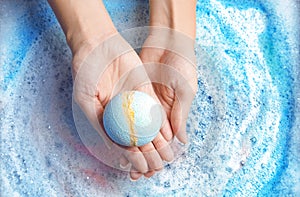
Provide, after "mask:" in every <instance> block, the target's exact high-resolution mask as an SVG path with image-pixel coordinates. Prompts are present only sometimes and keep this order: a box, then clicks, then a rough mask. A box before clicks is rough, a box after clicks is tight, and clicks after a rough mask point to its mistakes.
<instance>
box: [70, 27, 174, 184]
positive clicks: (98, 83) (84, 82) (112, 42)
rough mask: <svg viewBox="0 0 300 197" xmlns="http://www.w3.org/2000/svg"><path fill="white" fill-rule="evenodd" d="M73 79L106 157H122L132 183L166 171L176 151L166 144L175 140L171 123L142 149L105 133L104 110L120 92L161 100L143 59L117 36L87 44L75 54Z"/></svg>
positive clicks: (80, 102) (77, 99)
mask: <svg viewBox="0 0 300 197" xmlns="http://www.w3.org/2000/svg"><path fill="white" fill-rule="evenodd" d="M73 76H74V97H75V100H76V102H77V103H78V104H79V106H80V107H81V109H82V110H83V112H84V113H85V115H86V116H87V118H88V119H89V121H90V122H91V124H92V125H93V127H94V128H95V129H96V130H97V131H98V133H99V134H100V135H101V137H102V139H103V140H104V142H105V143H106V144H107V146H108V147H109V150H107V154H109V155H116V154H115V153H116V152H118V153H121V154H120V155H121V159H120V163H121V165H122V166H126V165H127V164H128V163H131V164H132V166H131V169H130V176H131V178H132V179H133V180H136V179H138V178H140V177H141V176H142V175H143V174H144V175H145V176H146V177H150V176H152V175H153V174H154V173H155V172H156V171H159V170H161V169H162V168H163V160H165V161H171V160H173V151H172V150H171V148H170V146H169V144H168V142H167V141H168V140H170V139H171V138H172V133H171V129H170V126H169V127H168V125H169V124H168V123H166V124H165V126H164V127H163V128H162V129H161V132H160V133H159V134H158V135H157V137H156V138H155V139H154V140H153V141H152V142H150V143H148V144H146V145H144V146H142V147H121V146H119V145H116V144H114V143H113V142H112V141H111V140H110V138H109V137H108V136H107V135H106V133H105V131H104V129H103V123H102V116H103V111H104V109H105V106H106V104H107V103H108V102H109V100H110V99H111V98H112V97H113V96H114V95H116V94H117V93H118V92H120V91H123V90H132V89H135V90H139V91H143V92H145V93H147V94H149V95H151V96H152V97H153V98H155V99H157V100H158V98H157V97H156V95H155V93H154V90H153V88H152V85H151V83H150V81H149V79H148V76H147V73H146V71H145V69H144V67H143V66H142V62H141V60H140V58H139V57H138V55H137V54H136V53H135V51H134V50H133V49H132V48H131V47H130V46H129V44H128V43H127V42H126V41H125V40H124V39H123V38H122V37H121V36H120V35H119V34H118V33H114V34H113V35H108V36H107V38H106V39H103V38H102V40H101V41H99V40H97V39H94V40H90V41H88V42H85V43H84V44H83V45H82V46H81V47H80V48H79V49H78V50H76V53H75V54H74V58H73ZM158 102H159V100H158Z"/></svg>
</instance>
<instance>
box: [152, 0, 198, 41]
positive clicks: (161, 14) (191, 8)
mask: <svg viewBox="0 0 300 197" xmlns="http://www.w3.org/2000/svg"><path fill="white" fill-rule="evenodd" d="M150 26H156V27H165V28H171V29H174V30H176V31H179V32H181V33H183V34H185V35H187V36H189V37H191V38H192V39H195V37H196V1H195V0H188V1H186V0H164V1H161V0H150Z"/></svg>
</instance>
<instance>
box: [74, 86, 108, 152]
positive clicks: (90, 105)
mask: <svg viewBox="0 0 300 197" xmlns="http://www.w3.org/2000/svg"><path fill="white" fill-rule="evenodd" d="M74 99H75V102H76V103H77V104H78V105H79V107H80V108H81V110H82V111H83V113H84V114H85V116H86V117H87V119H88V121H89V122H90V124H91V125H92V126H93V128H94V129H95V130H96V131H97V132H98V134H99V135H100V136H101V138H102V140H103V141H104V143H105V145H106V147H107V148H108V149H111V147H112V145H113V142H112V141H111V140H110V139H109V137H108V136H107V135H106V133H105V130H104V127H103V120H102V116H103V112H104V108H103V106H102V105H101V103H100V102H99V100H98V98H97V97H92V96H90V95H86V94H84V93H76V92H75V93H74Z"/></svg>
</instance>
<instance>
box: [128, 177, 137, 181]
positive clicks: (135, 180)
mask: <svg viewBox="0 0 300 197" xmlns="http://www.w3.org/2000/svg"><path fill="white" fill-rule="evenodd" d="M129 179H130V181H132V182H136V181H137V179H132V178H131V177H130V178H129Z"/></svg>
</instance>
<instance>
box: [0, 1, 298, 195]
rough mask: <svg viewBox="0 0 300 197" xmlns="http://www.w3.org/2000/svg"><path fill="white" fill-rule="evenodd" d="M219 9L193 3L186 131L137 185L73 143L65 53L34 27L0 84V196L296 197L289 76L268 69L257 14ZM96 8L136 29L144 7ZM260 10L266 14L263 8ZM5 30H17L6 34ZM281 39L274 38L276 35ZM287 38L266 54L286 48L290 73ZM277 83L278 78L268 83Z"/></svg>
mask: <svg viewBox="0 0 300 197" xmlns="http://www.w3.org/2000/svg"><path fill="white" fill-rule="evenodd" d="M224 2H225V1H224ZM224 2H223V1H215V0H212V1H198V4H197V15H198V16H199V17H198V18H197V46H201V48H196V52H197V58H198V62H199V64H198V84H199V90H198V93H197V95H196V99H195V100H194V102H193V105H192V108H191V111H190V115H189V120H188V125H187V128H188V132H189V140H190V142H189V145H188V149H187V151H186V152H185V153H184V154H183V155H182V156H181V157H179V158H178V159H177V160H176V161H175V162H174V163H172V164H168V165H166V166H165V169H164V170H163V171H162V172H160V173H158V174H157V175H155V176H154V177H153V178H151V179H149V180H146V179H142V180H140V181H138V182H131V181H129V179H128V175H127V174H126V173H123V172H120V171H117V170H114V169H112V168H109V167H107V166H105V165H104V164H101V163H100V162H99V161H98V160H97V159H95V158H94V157H93V156H92V155H90V154H89V152H88V151H87V149H86V148H85V147H84V146H83V144H82V142H81V141H80V138H79V136H78V134H77V132H76V128H75V125H74V123H73V119H72V112H71V104H72V103H71V91H72V78H71V71H70V61H71V54H70V51H69V50H68V49H67V46H66V43H65V41H64V37H63V34H62V32H61V30H60V29H59V26H58V24H57V23H54V24H52V26H49V27H47V26H46V27H47V28H45V29H46V30H44V29H43V27H41V26H39V27H38V29H39V30H41V31H43V33H42V34H40V35H39V34H36V35H35V36H36V37H37V40H34V39H32V40H30V41H28V43H29V44H26V43H25V44H24V45H26V46H23V47H22V48H21V49H20V52H19V53H22V55H23V56H24V58H20V59H18V60H19V61H20V62H21V63H20V65H18V67H16V69H17V70H18V71H17V72H16V75H15V76H14V77H13V78H11V79H9V78H7V82H5V84H4V86H5V87H6V88H5V89H4V88H3V89H2V91H3V92H4V95H3V98H1V102H2V103H1V104H2V106H1V112H0V114H1V155H0V158H1V180H2V181H1V191H4V196H5V195H7V196H18V195H19V196H34V195H38V196H48V195H50V196H61V195H71V196H103V195H105V194H107V193H109V194H110V195H112V196H117V195H123V196H141V195H151V194H153V193H152V192H153V191H155V195H157V196H159V195H164V196H173V195H178V196H181V195H191V196H193V195H195V196H196V195H197V196H199V195H200V196H217V195H224V196H238V195H241V196H259V195H261V196H263V194H264V193H267V192H269V193H271V192H272V191H273V190H274V191H276V192H277V193H278V194H281V195H287V194H296V193H297V192H298V193H299V176H297V174H300V173H299V169H300V168H299V164H298V163H299V157H298V155H297V154H298V152H299V140H298V139H299V135H298V136H297V132H298V131H299V128H300V127H299V114H300V112H299V102H300V101H299V88H297V87H296V86H295V88H294V90H292V87H291V85H289V86H288V85H286V83H287V82H288V81H290V80H291V76H288V75H285V73H286V72H285V70H284V68H280V70H279V71H282V72H281V73H277V74H276V72H274V70H273V69H274V66H272V65H270V63H269V62H268V59H267V56H266V52H268V49H263V48H262V45H261V43H260V42H261V36H262V35H263V33H264V32H265V31H266V29H267V28H270V26H266V24H267V20H270V19H268V18H266V13H265V12H266V11H264V10H262V9H261V8H260V7H250V8H247V9H242V8H240V7H238V6H236V7H235V6H232V5H226V4H225V3H224ZM228 2H229V1H228ZM106 4H107V6H108V8H109V10H110V14H111V15H112V16H114V17H113V20H114V22H115V23H116V26H117V27H119V28H120V29H121V30H122V29H126V27H134V26H135V25H136V24H138V25H146V20H147V19H148V12H143V13H142V14H141V15H136V14H135V13H136V12H137V11H138V10H140V9H146V8H147V6H148V5H147V4H144V3H142V1H138V2H137V3H136V4H130V5H129V4H128V5H126V4H124V3H123V4H124V5H123V4H122V5H121V6H119V7H118V3H117V1H114V2H113V3H110V2H108V1H107V2H106ZM274 4H275V3H274ZM233 5H234V4H233ZM279 5H281V4H279ZM1 6H2V5H1ZM22 6H25V5H22ZM265 6H266V7H267V8H269V9H271V8H272V6H273V4H266V5H265ZM40 7H41V8H42V10H45V9H46V10H48V11H47V12H49V8H47V6H45V4H44V3H41V5H40V4H39V5H38V6H36V8H40ZM275 7H276V6H275ZM278 7H280V6H278ZM19 9H21V10H22V9H25V7H20V8H19ZM290 9H293V7H291V8H290ZM275 10H276V9H275ZM20 13H22V12H20ZM116 13H122V16H124V17H117V15H116ZM207 13H210V14H209V15H207ZM16 14H17V13H16ZM276 15H280V14H279V13H277V12H276ZM46 16H47V17H48V16H49V13H47V14H46ZM18 17H21V14H20V16H19V15H18ZM27 17H28V16H27ZM42 17H43V15H42ZM51 17H52V18H53V15H51ZM289 17H290V16H288V15H287V16H286V17H283V18H280V17H279V18H277V19H276V20H278V21H277V22H278V24H276V25H277V26H276V27H277V28H278V31H280V27H281V28H287V31H288V32H290V31H291V30H290V29H291V27H292V25H291V24H292V23H294V21H288V22H286V23H284V22H283V20H284V19H287V18H289ZM37 18H38V17H37V16H35V19H37ZM51 20H53V19H51ZM4 23H5V22H4V21H2V20H1V24H4ZM21 23H25V22H24V20H23V21H22V22H21ZM282 24H286V25H285V27H282V26H281V25H282ZM288 27H289V28H288ZM24 31H29V30H24ZM7 32H14V33H12V34H21V33H22V32H19V31H16V30H15V29H12V30H8V31H7ZM288 32H283V33H282V34H283V35H279V36H281V38H282V37H285V36H287V35H286V34H287V33H288ZM274 34H275V33H274ZM276 35H277V34H276ZM287 38H288V39H287V41H288V43H282V45H278V46H277V45H275V46H274V50H275V53H276V54H278V56H279V57H280V58H281V60H282V61H283V60H284V61H285V60H286V59H287V58H289V57H287V56H286V55H285V54H284V53H283V52H281V49H282V47H284V46H285V45H288V46H292V47H291V49H289V50H291V51H292V52H293V53H292V54H293V55H292V57H294V59H291V60H286V62H287V63H288V64H286V65H285V66H286V68H287V69H292V67H293V66H294V68H293V69H294V70H295V71H296V72H294V73H298V76H299V68H296V65H297V64H296V63H297V60H295V59H297V57H296V54H297V53H296V52H297V49H295V46H294V43H295V37H293V34H288V36H287ZM135 39H138V40H139V39H141V40H143V39H144V37H142V36H140V37H138V36H136V37H135ZM139 42H140V40H139ZM236 43H238V44H236ZM274 43H275V42H274ZM275 44H276V43H275ZM2 45H3V44H2ZM2 45H1V46H2ZM5 45H6V47H5V48H6V49H5V50H6V51H5V52H4V53H3V54H4V55H3V57H4V58H7V61H8V59H9V58H10V57H18V56H16V55H15V54H9V53H13V52H10V51H18V47H19V45H18V44H11V46H9V45H8V43H5ZM293 46H294V48H293ZM287 52H288V51H287ZM16 61H17V59H16ZM276 63H281V62H276ZM298 63H299V62H298ZM4 74H5V76H7V75H8V74H7V72H4ZM280 77H282V79H285V80H278V78H280ZM294 78H297V74H295V76H294ZM1 83H3V82H1ZM294 83H295V84H299V81H296V82H294ZM4 86H3V87H4ZM298 87H299V86H298ZM292 91H294V94H295V105H296V106H298V107H296V108H295V109H294V110H295V114H294V116H295V117H294V123H293V125H292V126H293V128H292V126H291V124H290V122H289V121H291V120H290V119H289V118H286V117H288V115H289V114H291V113H292V109H291V107H293V106H292V105H293V104H292V103H290V104H288V101H289V100H290V99H292V96H293V95H292V93H291V92H292ZM290 130H291V132H289V131H290ZM291 136H292V137H291ZM285 158H286V159H285ZM285 162H287V163H289V166H287V164H286V163H285ZM273 185H274V186H273ZM133 188H134V189H133Z"/></svg>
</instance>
